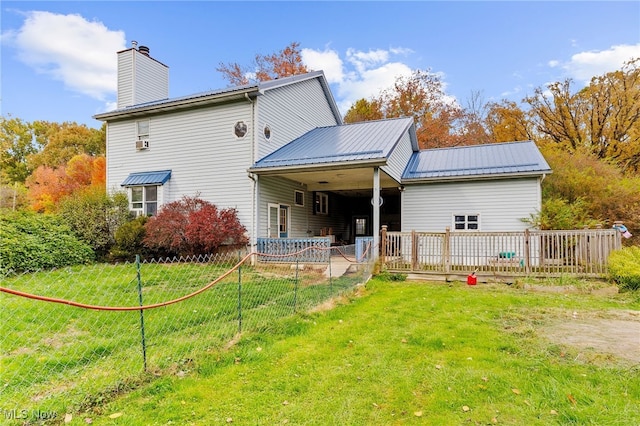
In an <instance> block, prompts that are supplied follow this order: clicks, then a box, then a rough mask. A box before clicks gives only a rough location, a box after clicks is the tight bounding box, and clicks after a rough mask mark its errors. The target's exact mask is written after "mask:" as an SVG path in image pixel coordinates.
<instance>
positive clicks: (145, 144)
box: [136, 139, 149, 151]
mask: <svg viewBox="0 0 640 426" xmlns="http://www.w3.org/2000/svg"><path fill="white" fill-rule="evenodd" d="M136 149H137V150H138V151H141V150H143V149H149V140H148V139H139V140H137V141H136Z"/></svg>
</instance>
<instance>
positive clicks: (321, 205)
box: [313, 192, 329, 216]
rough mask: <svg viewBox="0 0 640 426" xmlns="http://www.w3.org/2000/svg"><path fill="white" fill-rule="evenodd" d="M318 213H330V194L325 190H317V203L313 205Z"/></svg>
mask: <svg viewBox="0 0 640 426" xmlns="http://www.w3.org/2000/svg"><path fill="white" fill-rule="evenodd" d="M313 208H314V209H315V212H316V214H320V215H325V216H326V215H328V214H329V195H328V194H326V193H324V192H316V199H315V204H314V206H313Z"/></svg>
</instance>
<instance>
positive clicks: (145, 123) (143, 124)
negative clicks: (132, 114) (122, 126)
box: [136, 120, 149, 141]
mask: <svg viewBox="0 0 640 426" xmlns="http://www.w3.org/2000/svg"><path fill="white" fill-rule="evenodd" d="M136 126H137V132H138V140H139V141H141V140H148V139H149V120H140V121H136Z"/></svg>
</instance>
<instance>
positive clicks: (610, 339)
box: [545, 311, 640, 364]
mask: <svg viewBox="0 0 640 426" xmlns="http://www.w3.org/2000/svg"><path fill="white" fill-rule="evenodd" d="M567 316H568V318H566V319H565V320H563V321H562V322H556V323H553V324H551V325H549V326H548V328H546V329H545V334H546V335H547V338H548V339H550V340H551V341H553V342H555V343H558V344H563V345H567V346H572V347H575V348H579V349H583V350H585V351H589V352H591V353H592V354H593V353H595V354H611V355H614V356H616V357H618V358H622V359H624V360H628V361H631V363H633V364H638V363H640V312H637V311H602V312H597V313H592V312H572V313H570V315H567Z"/></svg>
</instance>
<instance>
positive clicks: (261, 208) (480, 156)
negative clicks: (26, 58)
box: [95, 45, 551, 244]
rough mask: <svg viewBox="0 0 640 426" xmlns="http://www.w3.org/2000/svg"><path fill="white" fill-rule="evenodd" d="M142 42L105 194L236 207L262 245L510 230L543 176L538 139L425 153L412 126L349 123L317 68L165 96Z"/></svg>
mask: <svg viewBox="0 0 640 426" xmlns="http://www.w3.org/2000/svg"><path fill="white" fill-rule="evenodd" d="M168 93H169V69H168V67H167V66H166V65H164V64H163V63H161V62H159V61H157V60H156V59H154V58H152V57H151V56H150V53H149V49H148V48H147V47H145V46H140V47H139V48H138V47H137V46H135V45H134V46H133V47H131V48H129V49H126V50H124V51H121V52H118V105H117V109H116V110H114V111H110V112H106V113H102V114H98V115H96V116H95V118H96V119H98V120H102V121H104V122H106V123H107V188H108V190H109V191H119V190H125V191H127V193H128V196H129V202H130V208H131V210H133V211H135V212H138V213H139V214H151V215H152V214H155V213H156V212H157V211H158V209H160V208H162V205H163V204H165V203H168V202H171V201H175V200H178V199H180V198H182V197H183V196H185V195H186V196H198V197H200V198H202V199H205V200H207V201H210V202H212V203H214V204H215V205H217V206H218V207H219V208H228V207H232V208H235V209H236V210H237V213H238V217H239V219H240V221H241V222H242V223H243V224H244V225H245V227H246V228H247V232H248V234H249V238H250V241H251V243H252V244H256V242H257V240H258V239H260V238H308V237H313V236H319V235H326V236H329V237H330V238H331V241H332V242H335V243H340V242H344V243H353V242H354V241H355V238H356V237H359V236H373V237H374V239H375V238H376V236H377V235H378V232H379V229H380V227H381V226H382V225H386V226H387V227H388V229H389V230H397V231H400V230H407V231H408V230H418V231H439V232H442V231H444V229H445V228H447V227H449V228H450V229H452V230H469V231H478V230H483V231H517V230H522V229H524V228H525V227H526V225H525V224H524V223H523V222H522V220H521V219H522V218H528V217H529V216H530V215H531V214H533V213H536V212H537V211H539V209H540V206H541V189H540V183H541V180H542V179H543V177H544V176H545V174H547V173H550V172H551V170H550V168H549V165H548V164H547V163H546V161H545V160H544V158H543V157H542V155H541V154H540V152H539V150H538V149H537V147H536V145H535V144H534V143H533V142H531V141H528V142H513V143H501V144H490V145H477V146H469V147H459V148H450V149H436V150H425V151H420V150H419V149H418V144H417V139H416V133H415V125H414V123H413V119H411V118H403V119H392V120H381V121H371V122H363V123H356V124H344V123H343V122H342V117H341V115H340V112H339V111H338V108H337V106H336V103H335V101H334V99H333V95H332V93H331V90H330V88H329V85H328V83H327V81H326V79H325V76H324V73H323V72H322V71H315V72H310V73H308V74H304V75H296V76H293V77H288V78H281V79H277V80H272V81H267V82H261V83H257V84H249V85H245V86H238V87H229V88H225V89H220V90H215V91H210V92H204V93H197V94H193V95H188V96H183V97H177V98H169V96H168Z"/></svg>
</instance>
